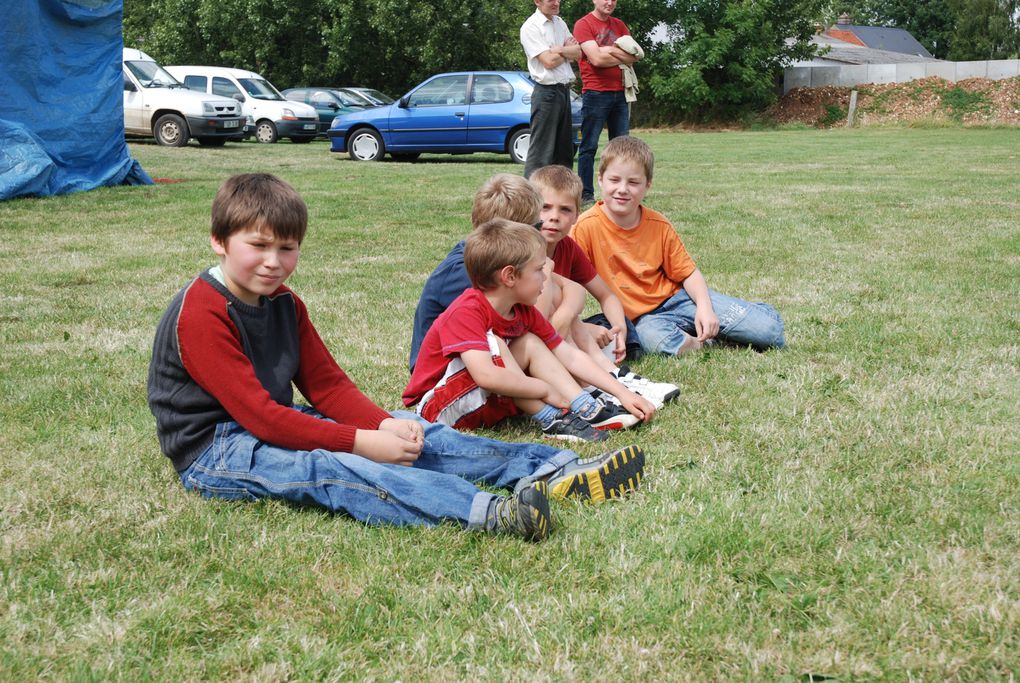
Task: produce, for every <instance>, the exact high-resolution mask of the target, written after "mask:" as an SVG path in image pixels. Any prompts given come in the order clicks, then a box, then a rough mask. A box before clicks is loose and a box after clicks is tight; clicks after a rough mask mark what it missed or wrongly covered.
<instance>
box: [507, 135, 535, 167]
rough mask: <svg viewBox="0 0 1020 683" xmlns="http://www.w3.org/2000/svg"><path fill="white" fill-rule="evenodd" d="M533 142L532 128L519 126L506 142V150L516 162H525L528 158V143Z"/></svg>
mask: <svg viewBox="0 0 1020 683" xmlns="http://www.w3.org/2000/svg"><path fill="white" fill-rule="evenodd" d="M529 144H531V129H530V128H519V129H518V130H515V131H514V132H513V133H512V134H511V135H510V140H508V141H507V143H506V151H508V152H510V158H511V159H513V160H514V163H515V164H523V163H524V162H525V161H526V160H527V159H528V145H529Z"/></svg>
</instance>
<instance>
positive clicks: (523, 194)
mask: <svg viewBox="0 0 1020 683" xmlns="http://www.w3.org/2000/svg"><path fill="white" fill-rule="evenodd" d="M541 213H542V196H541V195H540V194H539V193H538V190H536V189H535V186H534V185H532V184H531V183H529V182H528V181H527V180H525V179H524V178H522V177H521V176H519V175H511V174H510V173H497V174H496V175H494V176H492V177H491V178H489V179H488V180H486V181H485V182H484V183H482V186H481V187H480V188H478V192H476V193H475V201H474V204H473V205H472V207H471V225H472V227H475V228H477V227H478V226H479V225H481V224H482V223H485V222H486V221H491V220H492V219H493V218H505V219H507V220H510V221H516V222H518V223H534V222H535V221H537V220H538V216H539V214H541Z"/></svg>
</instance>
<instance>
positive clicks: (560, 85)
mask: <svg viewBox="0 0 1020 683" xmlns="http://www.w3.org/2000/svg"><path fill="white" fill-rule="evenodd" d="M535 85H540V86H542V87H543V88H569V87H570V84H569V83H536V84H535Z"/></svg>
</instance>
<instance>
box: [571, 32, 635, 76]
mask: <svg viewBox="0 0 1020 683" xmlns="http://www.w3.org/2000/svg"><path fill="white" fill-rule="evenodd" d="M629 35H630V31H628V30H627V25H626V24H624V23H623V22H622V21H620V20H619V19H617V18H616V17H609V20H608V21H600V20H599V18H598V17H596V16H595V14H594V13H593V12H588V14H585V15H584V16H583V17H581V18H580V19H578V20H577V23H575V24H574V40H576V41H577V42H578V43H579V44H580V43H586V42H588V41H589V40H594V41H595V44H596V45H598V46H599V47H609V46H610V45H613V44H615V43H616V39H617V38H619V37H620V36H629ZM577 65H578V66H579V67H580V69H581V92H586V91H588V90H598V91H600V92H607V91H608V92H618V91H621V90H623V72H622V71H620V67H618V66H601V67H600V66H594V65H592V63H591V62H589V61H588V57H587V56H586V55H584V54H582V55H581V59H579V60H578V61H577Z"/></svg>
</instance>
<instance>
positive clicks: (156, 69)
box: [124, 62, 184, 88]
mask: <svg viewBox="0 0 1020 683" xmlns="http://www.w3.org/2000/svg"><path fill="white" fill-rule="evenodd" d="M124 64H125V65H126V66H127V68H128V71H130V72H131V73H132V74H133V75H134V77H135V78H137V79H138V82H139V83H141V84H142V87H143V88H178V87H180V88H183V87H184V86H183V85H181V82H180V81H178V80H177V79H176V78H174V77H173V76H171V75H170V72H168V71H165V70H164V69H163V67H161V66H160V65H159V64H157V63H156V62H124Z"/></svg>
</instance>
